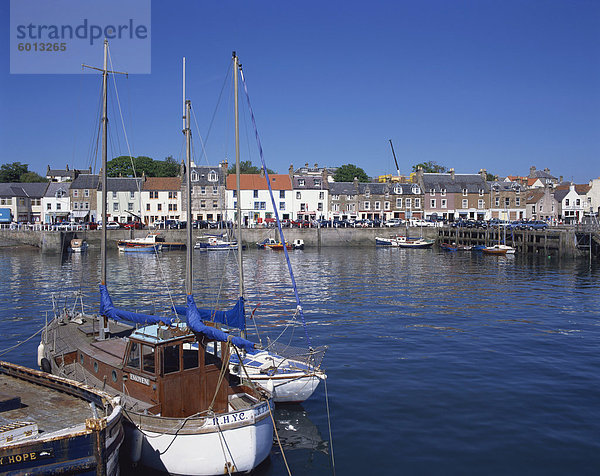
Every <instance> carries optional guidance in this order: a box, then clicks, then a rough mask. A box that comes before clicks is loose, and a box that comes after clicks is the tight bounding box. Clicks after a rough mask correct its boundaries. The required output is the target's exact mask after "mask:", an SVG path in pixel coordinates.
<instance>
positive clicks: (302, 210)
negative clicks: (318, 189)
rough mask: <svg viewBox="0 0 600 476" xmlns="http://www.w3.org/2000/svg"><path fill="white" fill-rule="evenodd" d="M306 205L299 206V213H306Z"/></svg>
mask: <svg viewBox="0 0 600 476" xmlns="http://www.w3.org/2000/svg"><path fill="white" fill-rule="evenodd" d="M306 205H307V204H306V203H301V204H300V211H301V212H306V211H308V207H307V206H306Z"/></svg>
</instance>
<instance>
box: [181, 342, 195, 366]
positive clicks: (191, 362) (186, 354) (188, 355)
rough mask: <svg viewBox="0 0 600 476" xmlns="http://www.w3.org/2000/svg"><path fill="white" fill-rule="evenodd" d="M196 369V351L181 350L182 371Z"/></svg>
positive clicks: (192, 349)
mask: <svg viewBox="0 0 600 476" xmlns="http://www.w3.org/2000/svg"><path fill="white" fill-rule="evenodd" d="M197 367H198V349H194V348H191V349H186V348H185V347H184V349H183V370H187V369H195V368H197Z"/></svg>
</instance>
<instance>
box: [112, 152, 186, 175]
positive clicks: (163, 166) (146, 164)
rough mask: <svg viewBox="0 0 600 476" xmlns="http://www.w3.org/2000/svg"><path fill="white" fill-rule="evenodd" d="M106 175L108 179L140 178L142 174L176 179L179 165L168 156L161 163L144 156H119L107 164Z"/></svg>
mask: <svg viewBox="0 0 600 476" xmlns="http://www.w3.org/2000/svg"><path fill="white" fill-rule="evenodd" d="M132 162H133V166H132V165H131V164H132ZM134 167H135V174H134V173H133V171H134ZM106 173H107V175H108V176H109V177H133V176H134V175H135V176H136V177H141V176H142V174H145V175H146V176H147V177H176V176H177V175H178V174H179V164H178V163H177V162H176V161H175V159H173V157H170V156H169V157H167V158H166V159H165V160H164V161H161V160H154V159H152V158H150V157H146V156H144V155H140V156H139V157H129V156H125V155H121V156H119V157H115V158H114V159H112V160H110V161H109V162H108V164H107V166H106Z"/></svg>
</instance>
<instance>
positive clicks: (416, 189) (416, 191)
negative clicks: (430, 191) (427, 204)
mask: <svg viewBox="0 0 600 476" xmlns="http://www.w3.org/2000/svg"><path fill="white" fill-rule="evenodd" d="M410 191H411V192H412V193H414V194H415V195H418V194H419V193H421V187H419V186H418V185H413V186H412V187H411V189H410Z"/></svg>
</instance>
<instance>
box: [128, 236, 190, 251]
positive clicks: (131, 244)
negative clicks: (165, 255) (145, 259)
mask: <svg viewBox="0 0 600 476" xmlns="http://www.w3.org/2000/svg"><path fill="white" fill-rule="evenodd" d="M117 246H118V248H119V251H124V252H149V253H152V252H154V251H169V250H182V249H185V243H181V242H169V241H166V240H165V239H164V237H163V236H162V235H161V234H160V233H156V232H154V233H148V234H147V235H146V236H145V237H144V238H134V239H131V240H118V241H117Z"/></svg>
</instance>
